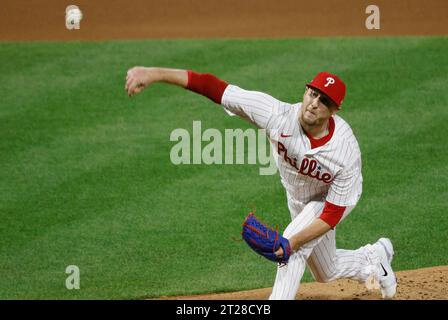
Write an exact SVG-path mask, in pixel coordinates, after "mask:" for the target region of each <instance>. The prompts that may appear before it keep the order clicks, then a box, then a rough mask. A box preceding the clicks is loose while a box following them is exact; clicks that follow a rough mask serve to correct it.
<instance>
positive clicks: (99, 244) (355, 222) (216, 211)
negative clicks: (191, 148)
mask: <svg viewBox="0 0 448 320" xmlns="http://www.w3.org/2000/svg"><path fill="white" fill-rule="evenodd" d="M447 51H448V38H446V37H402V38H381V39H374V38H369V39H366V38H333V39H325V38H316V39H297V40H294V39H291V40H222V41H221V40H208V41H203V40H191V41H187V40H182V41H120V42H103V43H97V42H86V43H83V42H72V43H51V42H34V43H5V42H3V43H0V60H1V64H0V79H1V86H0V97H1V98H0V132H1V141H0V165H1V171H0V219H1V220H0V221H1V222H0V275H1V276H0V298H1V299H17V298H18V299H140V298H144V297H156V296H160V295H181V294H182V295H183V294H195V293H205V292H213V291H219V292H223V291H236V290H244V289H252V288H261V287H268V286H271V285H272V284H273V281H274V277H275V270H276V266H275V265H274V264H272V263H270V262H269V261H267V260H265V259H263V258H261V257H259V256H256V255H255V254H254V253H253V252H252V251H251V250H250V249H249V248H248V247H247V245H246V244H245V243H244V242H237V241H234V240H233V238H239V237H240V231H241V223H242V221H243V218H244V217H245V215H246V214H247V213H248V212H249V210H250V209H251V208H252V206H253V205H256V207H257V212H258V213H259V214H260V216H261V217H262V218H263V220H265V221H267V222H269V223H271V224H273V225H275V224H277V225H279V226H280V227H281V228H284V227H286V225H287V224H288V222H289V213H288V210H287V205H286V199H285V195H284V191H283V189H282V187H281V184H280V181H279V177H278V174H277V175H275V176H260V175H259V174H258V172H259V166H257V165H180V166H175V165H173V164H172V163H171V162H170V157H169V155H170V150H171V147H172V146H173V145H174V144H175V143H174V142H171V141H170V139H169V137H170V133H171V132H172V131H173V130H174V129H176V128H185V129H187V130H188V131H190V132H191V131H192V121H193V120H201V121H202V128H203V130H204V129H206V128H217V129H219V130H220V131H222V132H224V129H225V128H243V129H245V128H249V125H248V124H247V123H246V122H244V121H243V120H241V119H238V118H231V117H228V116H226V114H225V113H224V112H223V111H222V110H220V107H219V106H217V105H215V104H213V103H212V102H211V101H209V100H208V99H206V98H204V97H202V96H198V95H195V94H193V93H191V92H188V91H185V90H182V89H180V88H177V87H172V86H168V85H164V84H156V85H154V86H153V87H151V88H149V89H148V90H147V91H145V92H144V93H142V94H140V95H138V96H136V97H134V98H132V99H129V98H128V97H127V95H126V94H125V91H124V77H125V74H126V71H127V69H128V68H129V67H132V66H134V65H146V66H150V65H152V66H164V67H174V68H185V69H194V70H196V71H200V72H212V73H214V74H216V75H217V76H219V77H221V78H223V79H225V80H227V81H228V82H230V83H233V84H237V85H239V86H241V87H243V88H246V89H252V90H259V91H264V92H267V93H269V94H271V95H273V96H275V97H277V98H279V99H280V100H283V101H287V102H296V101H298V100H300V99H301V96H302V94H303V88H304V84H305V82H306V81H308V80H311V78H312V77H313V76H314V75H315V74H316V73H317V72H318V71H321V70H328V71H331V72H334V73H337V74H340V76H341V77H342V78H343V79H344V80H345V81H346V83H347V87H348V91H347V96H346V99H345V102H344V107H343V110H342V111H341V112H340V115H341V116H342V117H343V118H344V119H346V120H347V121H348V122H349V123H350V124H351V126H352V127H353V129H354V131H355V133H356V135H357V137H358V141H359V143H360V147H361V150H362V156H363V175H364V193H363V197H362V199H361V201H360V202H359V204H358V206H357V208H356V209H355V210H354V211H353V212H352V213H351V214H350V217H349V218H348V219H346V220H345V221H344V222H342V223H341V225H340V226H339V227H338V236H337V240H338V244H339V246H340V247H344V248H347V249H354V248H357V247H359V246H361V245H364V244H366V243H369V242H370V243H372V242H374V241H376V240H377V238H379V237H380V236H383V235H387V236H389V237H390V238H392V240H393V241H394V244H395V249H396V257H395V260H394V267H395V269H396V270H405V269H415V268H419V267H427V266H435V265H446V264H448V255H447V252H448V241H447V240H448V237H447V231H446V230H447V229H448V218H447V214H446V212H445V210H446V208H447V207H448V200H447V199H448V192H447V185H448V162H447V160H448V148H447V143H446V140H445V139H446V138H447V136H448V126H447V125H446V122H447V119H448V91H447V84H448V81H447V79H448V78H447V74H448V56H447V55H446V52H447ZM68 265H77V266H78V267H79V268H80V272H81V289H80V290H67V289H66V287H65V281H66V278H67V277H68V274H66V273H65V269H66V267H67V266H68ZM311 280H312V278H311V276H310V275H309V273H306V275H305V278H304V281H311Z"/></svg>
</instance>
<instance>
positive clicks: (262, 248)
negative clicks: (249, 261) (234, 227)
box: [241, 213, 291, 264]
mask: <svg viewBox="0 0 448 320" xmlns="http://www.w3.org/2000/svg"><path fill="white" fill-rule="evenodd" d="M241 234H242V236H243V239H244V240H245V241H246V243H247V244H248V245H249V247H251V248H252V249H253V250H254V251H255V252H256V253H258V254H260V255H262V256H263V257H265V258H266V259H269V260H271V261H274V262H278V263H280V264H287V263H288V260H289V257H290V256H291V246H290V244H289V241H288V239H286V238H284V237H283V236H282V235H281V234H280V233H279V232H278V230H273V229H271V228H269V227H267V226H266V225H264V224H263V223H262V222H260V221H259V220H258V219H257V218H256V217H255V215H254V214H253V213H250V214H249V215H248V216H247V217H246V219H245V220H244V223H243V231H242V233H241ZM280 247H282V249H283V256H281V257H277V256H276V255H275V252H276V251H277V250H278V249H279V248H280Z"/></svg>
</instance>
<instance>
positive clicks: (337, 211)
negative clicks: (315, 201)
mask: <svg viewBox="0 0 448 320" xmlns="http://www.w3.org/2000/svg"><path fill="white" fill-rule="evenodd" d="M345 208H346V207H341V206H337V205H335V204H332V203H331V202H328V201H325V207H324V210H323V211H322V213H321V214H320V219H322V220H323V221H325V222H326V223H328V225H329V226H330V227H331V228H334V227H335V226H336V225H337V224H338V223H339V221H341V218H342V216H343V215H344V212H345Z"/></svg>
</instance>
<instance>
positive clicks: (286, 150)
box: [221, 85, 362, 207]
mask: <svg viewBox="0 0 448 320" xmlns="http://www.w3.org/2000/svg"><path fill="white" fill-rule="evenodd" d="M221 103H222V105H223V106H224V108H225V110H226V111H227V112H228V113H229V114H231V115H232V114H236V115H238V116H240V117H242V118H243V119H245V120H247V121H249V122H250V123H253V124H255V125H256V126H257V127H258V128H261V129H266V134H267V136H268V138H269V140H270V142H271V144H272V146H273V147H274V151H273V152H274V158H275V159H276V164H277V167H278V169H279V173H280V177H281V181H282V184H283V186H284V187H285V189H286V191H287V193H288V200H289V201H293V203H295V204H296V205H298V206H300V207H303V206H304V205H305V204H307V203H308V202H309V201H312V200H319V201H323V200H326V201H329V202H331V203H333V204H335V205H338V206H354V205H355V204H356V203H357V202H358V200H359V198H360V196H361V193H362V174H361V152H360V149H359V145H358V142H357V140H356V138H355V136H354V134H353V131H352V129H351V128H350V126H349V125H348V124H347V122H345V121H344V120H343V119H342V118H341V117H339V116H337V115H334V116H333V119H334V124H335V129H334V133H333V136H332V138H331V139H330V141H328V142H327V143H326V144H324V145H323V146H320V147H317V148H314V149H311V142H310V140H309V138H308V137H307V135H306V133H305V132H304V130H303V128H302V126H301V125H300V123H299V120H298V116H299V114H298V112H299V110H300V108H301V106H302V104H301V103H297V104H289V103H285V102H282V101H279V100H277V99H275V98H273V97H271V96H270V95H268V94H265V93H262V92H257V91H247V90H243V89H241V88H239V87H237V86H234V85H229V86H228V87H227V88H226V90H225V91H224V94H223V96H222V102H221Z"/></svg>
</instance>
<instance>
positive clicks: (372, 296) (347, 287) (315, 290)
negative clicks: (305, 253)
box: [159, 266, 448, 300]
mask: <svg viewBox="0 0 448 320" xmlns="http://www.w3.org/2000/svg"><path fill="white" fill-rule="evenodd" d="M396 276H397V280H398V287H397V295H396V296H395V300H445V299H448V266H439V267H432V268H424V269H417V270H407V271H399V272H397V273H396ZM270 293H271V288H264V289H257V290H248V291H240V292H230V293H216V294H204V295H194V296H178V297H160V298H159V299H163V300H266V299H268V297H269V294H270ZM296 299H297V300H378V299H381V293H380V292H379V290H367V288H366V287H365V286H364V285H363V284H360V283H357V282H355V281H350V280H338V281H334V282H331V283H317V282H312V283H303V284H301V285H300V289H299V294H298V295H297V297H296Z"/></svg>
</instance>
